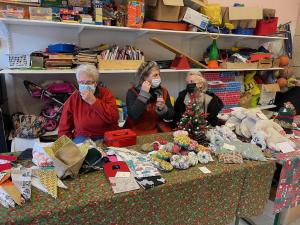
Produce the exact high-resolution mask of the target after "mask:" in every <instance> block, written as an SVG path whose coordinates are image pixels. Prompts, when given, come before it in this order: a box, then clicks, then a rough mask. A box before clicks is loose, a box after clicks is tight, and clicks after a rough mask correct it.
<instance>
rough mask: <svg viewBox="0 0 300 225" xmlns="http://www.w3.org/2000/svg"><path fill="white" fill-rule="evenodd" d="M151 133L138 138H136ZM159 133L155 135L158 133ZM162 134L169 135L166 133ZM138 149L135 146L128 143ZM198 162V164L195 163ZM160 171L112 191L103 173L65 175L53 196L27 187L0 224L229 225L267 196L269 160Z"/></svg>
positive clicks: (0, 212)
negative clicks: (155, 179) (131, 187)
mask: <svg viewBox="0 0 300 225" xmlns="http://www.w3.org/2000/svg"><path fill="white" fill-rule="evenodd" d="M156 136H157V135H150V136H145V137H140V138H139V139H138V143H139V144H141V143H145V142H150V141H153V140H154V138H155V137H156ZM158 136H161V135H158ZM162 137H164V138H167V139H170V138H171V136H170V135H166V134H163V135H162ZM133 148H134V149H136V150H139V146H138V145H137V146H134V147H133ZM201 166H203V165H201ZM206 166H207V168H208V169H209V170H210V171H211V172H212V173H210V174H204V173H202V172H201V171H200V170H199V169H198V166H196V167H192V168H189V169H187V170H174V171H172V172H170V173H162V176H163V177H164V178H165V179H166V181H167V182H166V184H164V185H161V186H158V187H155V188H152V189H148V190H143V189H140V190H138V191H132V192H127V193H122V194H116V195H114V194H113V192H112V190H111V187H110V185H109V182H108V181H107V180H106V178H105V176H104V174H103V172H102V171H101V172H93V173H89V174H86V175H82V176H80V177H78V178H77V179H73V180H65V181H64V182H65V184H66V185H67V186H68V187H69V189H68V190H62V189H59V192H58V198H57V199H56V200H55V199H53V198H51V197H50V196H49V195H46V194H44V193H42V192H40V191H38V190H37V189H35V188H32V198H31V201H30V202H26V204H25V205H24V206H22V207H17V208H15V209H6V208H4V207H0V224H5V223H6V224H10V223H14V224H164V225H165V224H222V225H224V224H229V223H230V222H232V220H233V218H234V216H236V215H238V216H240V217H246V216H255V215H258V214H261V213H262V211H263V208H264V206H265V203H266V201H267V200H268V197H269V190H270V186H271V180H272V177H273V172H274V168H275V163H274V162H271V161H269V162H257V161H248V160H245V163H243V164H241V165H230V164H221V163H218V162H213V163H210V164H207V165H206Z"/></svg>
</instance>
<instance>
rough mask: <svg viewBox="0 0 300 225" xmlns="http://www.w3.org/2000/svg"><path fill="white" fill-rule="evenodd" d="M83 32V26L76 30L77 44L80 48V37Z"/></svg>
mask: <svg viewBox="0 0 300 225" xmlns="http://www.w3.org/2000/svg"><path fill="white" fill-rule="evenodd" d="M83 30H84V26H79V27H78V30H77V43H78V45H79V46H80V35H81V33H82V31H83Z"/></svg>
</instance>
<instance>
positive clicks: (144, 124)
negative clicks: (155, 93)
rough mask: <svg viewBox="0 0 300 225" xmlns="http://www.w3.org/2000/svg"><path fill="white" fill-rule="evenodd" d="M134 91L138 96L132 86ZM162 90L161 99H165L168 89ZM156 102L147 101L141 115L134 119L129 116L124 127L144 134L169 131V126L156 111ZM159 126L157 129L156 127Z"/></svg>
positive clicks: (138, 133)
mask: <svg viewBox="0 0 300 225" xmlns="http://www.w3.org/2000/svg"><path fill="white" fill-rule="evenodd" d="M132 90H133V91H134V93H135V94H136V95H137V96H138V95H139V94H138V93H137V92H136V90H135V89H134V88H132ZM162 90H163V99H164V101H166V100H167V96H168V91H167V89H165V88H162ZM155 110H156V102H155V101H154V102H150V103H148V105H147V107H146V109H145V112H144V113H143V114H142V116H141V117H140V118H139V119H138V120H137V121H134V120H133V119H131V117H130V116H129V117H128V118H127V121H126V128H128V129H131V130H133V132H135V133H136V134H137V135H146V134H155V133H158V132H169V131H171V128H170V126H169V125H168V124H167V123H165V122H164V121H163V120H162V119H161V118H160V117H159V115H157V113H156V111H155ZM158 127H159V129H158Z"/></svg>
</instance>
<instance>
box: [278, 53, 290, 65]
mask: <svg viewBox="0 0 300 225" xmlns="http://www.w3.org/2000/svg"><path fill="white" fill-rule="evenodd" d="M288 64H289V57H288V56H286V55H282V56H280V57H279V66H281V67H283V66H287V65H288Z"/></svg>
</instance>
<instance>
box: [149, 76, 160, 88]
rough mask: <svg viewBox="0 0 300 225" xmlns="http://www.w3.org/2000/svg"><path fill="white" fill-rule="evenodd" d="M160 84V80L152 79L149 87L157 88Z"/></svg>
mask: <svg viewBox="0 0 300 225" xmlns="http://www.w3.org/2000/svg"><path fill="white" fill-rule="evenodd" d="M160 83H161V78H156V79H152V81H151V87H153V88H157V87H158V86H159V85H160Z"/></svg>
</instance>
